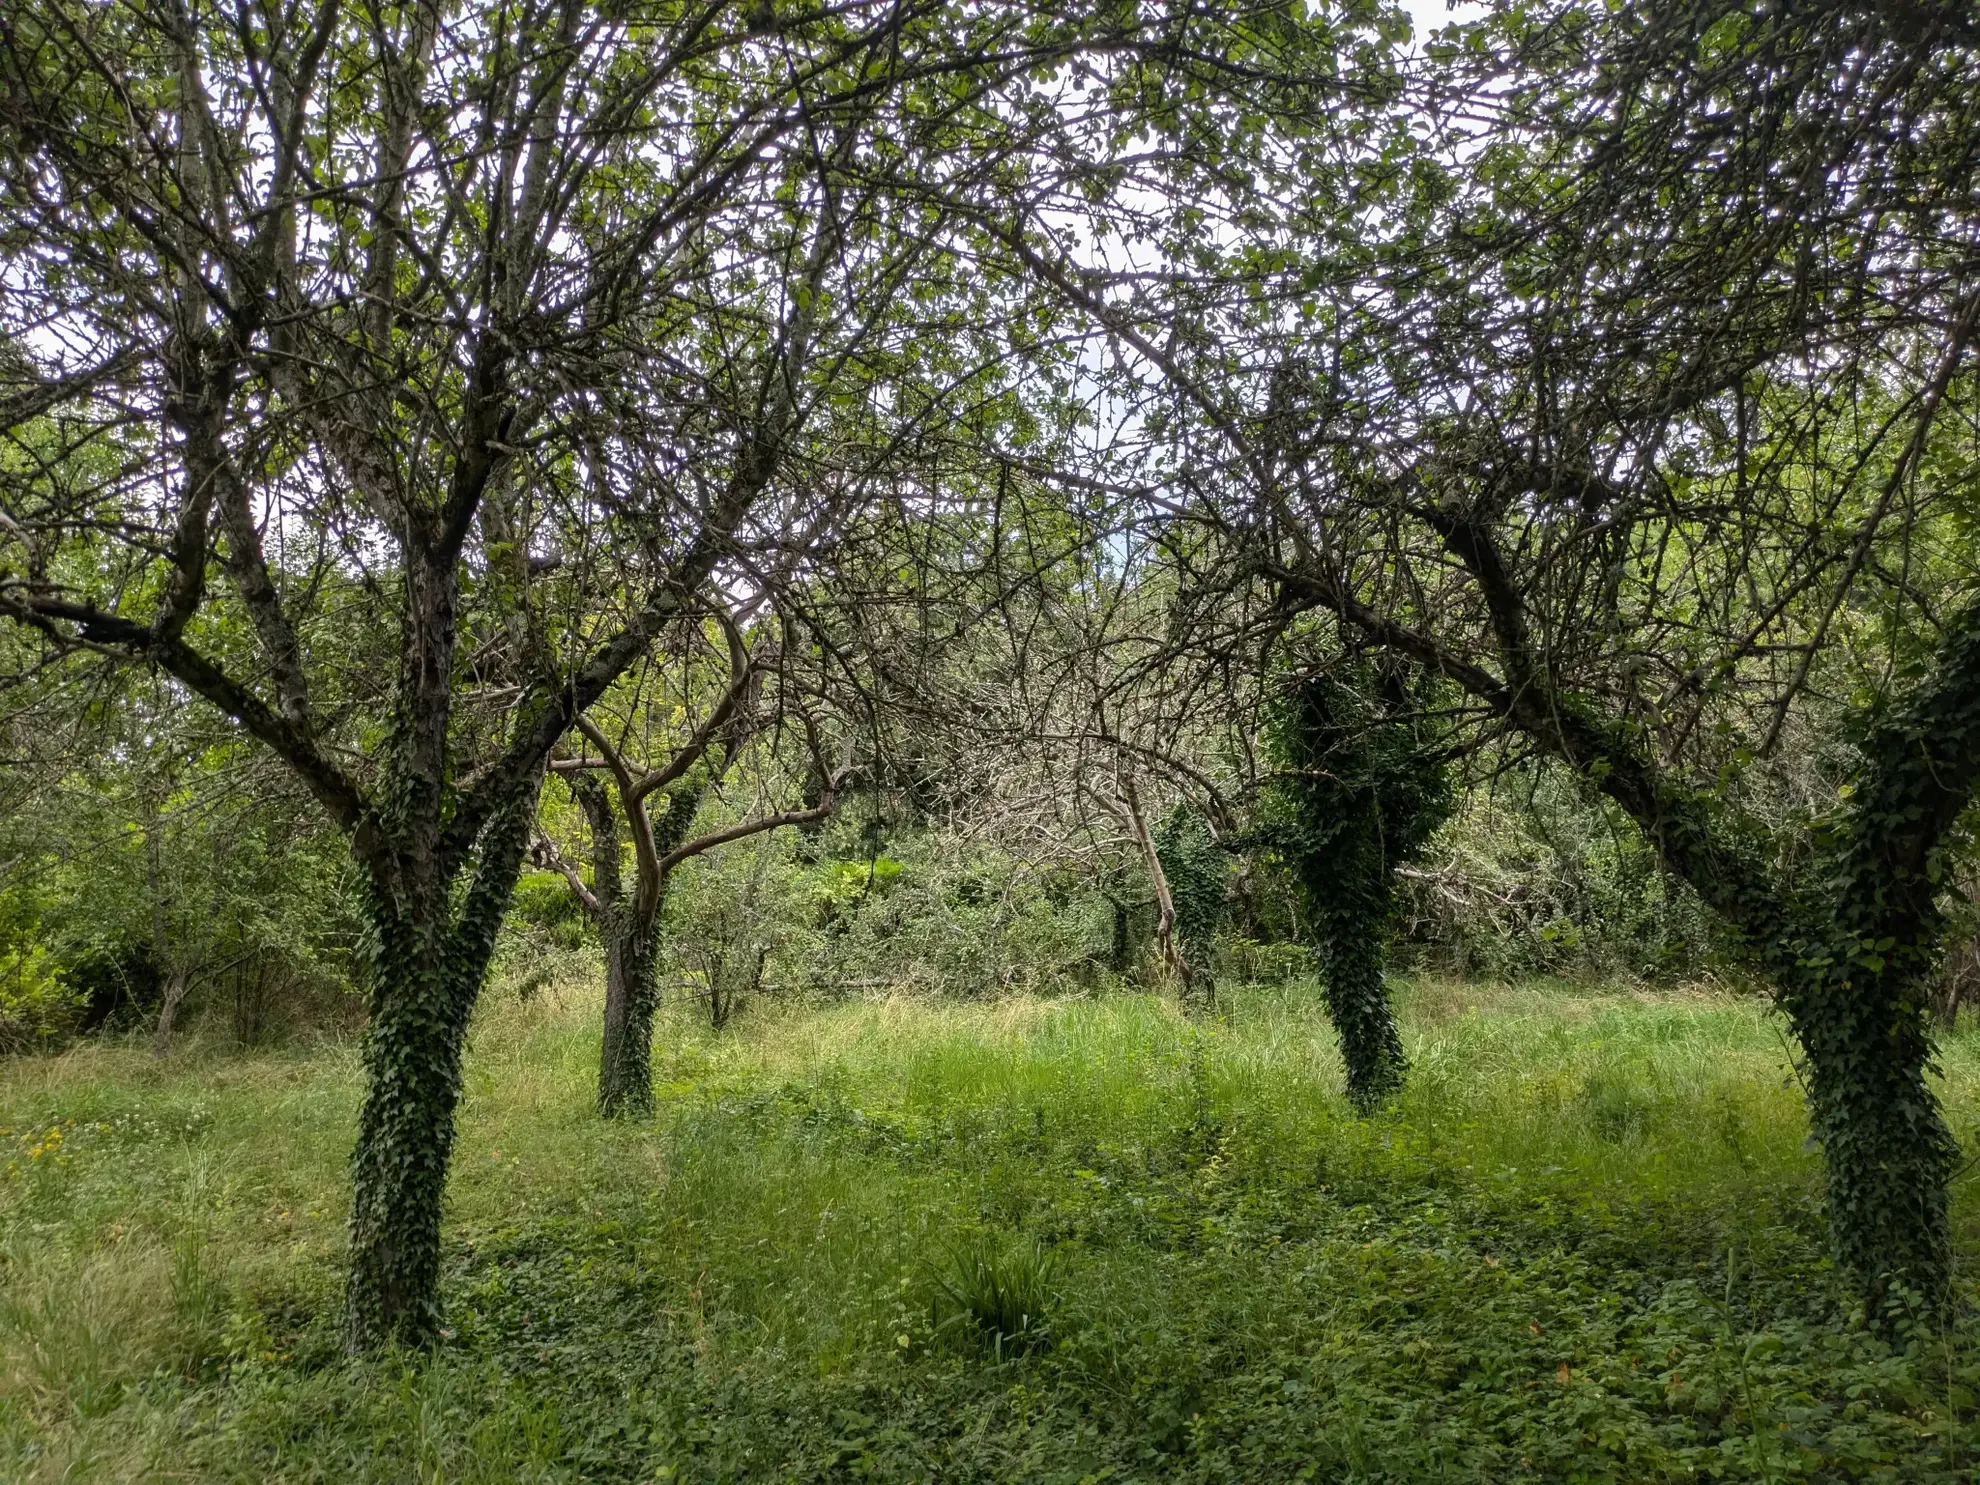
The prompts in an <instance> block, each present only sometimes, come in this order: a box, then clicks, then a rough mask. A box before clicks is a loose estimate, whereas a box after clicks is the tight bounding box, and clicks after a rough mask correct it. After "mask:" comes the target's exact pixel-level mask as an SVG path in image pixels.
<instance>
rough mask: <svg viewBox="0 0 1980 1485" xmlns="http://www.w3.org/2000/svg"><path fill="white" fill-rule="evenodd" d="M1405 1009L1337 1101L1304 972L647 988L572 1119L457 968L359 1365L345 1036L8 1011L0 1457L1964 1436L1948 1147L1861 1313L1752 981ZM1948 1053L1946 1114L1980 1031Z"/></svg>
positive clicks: (519, 1468) (1770, 1447)
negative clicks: (1197, 1013)
mask: <svg viewBox="0 0 1980 1485" xmlns="http://www.w3.org/2000/svg"><path fill="white" fill-rule="evenodd" d="M1400 1012H1401V1016H1402V1021H1403V1026H1404V1032H1405V1040H1406V1044H1407V1047H1408V1051H1409V1056H1410V1059H1411V1078H1410V1083H1409V1087H1408V1090H1407V1092H1406V1094H1405V1095H1404V1096H1403V1097H1402V1098H1401V1099H1400V1100H1399V1101H1398V1102H1397V1104H1396V1105H1395V1106H1394V1107H1393V1108H1392V1109H1390V1110H1388V1111H1386V1112H1384V1113H1382V1114H1380V1115H1378V1116H1376V1117H1374V1118H1371V1119H1367V1120H1362V1119H1357V1118H1355V1117H1354V1116H1353V1115H1352V1113H1351V1112H1350V1111H1349V1109H1348V1107H1347V1105H1346V1103H1345V1101H1344V1100H1343V1098H1342V1095H1341V1092H1340V1072H1339V1062H1338V1055H1337V1052H1336V1047H1335V1043H1334V1038H1333V1034H1332V1032H1331V1030H1330V1029H1329V1027H1328V1024H1327V1021H1326V1019H1325V1017H1324V1015H1323V1014H1322V1012H1321V1010H1320V1007H1319V1004H1318V996H1317V991H1316V990H1315V988H1314V987H1313V986H1311V985H1307V984H1299V983H1294V984H1289V985H1285V986H1275V987H1246V988H1239V989H1235V990H1231V991H1229V992H1228V993H1227V994H1226V996H1225V999H1224V1003H1223V1005H1222V1007H1221V1009H1220V1012H1219V1014H1217V1015H1216V1016H1214V1017H1209V1016H1204V1017H1196V1018H1190V1017H1186V1016H1184V1015H1183V1014H1181V1013H1180V1012H1179V1011H1178V1010H1177V1009H1176V1008H1175V1006H1174V1005H1173V1004H1172V1003H1170V1002H1167V1001H1164V1000H1162V999H1159V998H1156V997H1152V996H1141V995H1126V994H1123V995H1115V996H1106V997H1097V998H1090V999H1078V998H1074V999H1040V998H1018V999H1008V1000H1002V1001H995V1002H965V1003H958V1002H943V1001H935V1000H926V999H908V998H888V999H868V1000H860V1001H852V1002H847V1003H841V1004H836V1005H829V1006H810V1007H789V1008H785V1007H778V1006H775V1005H762V1006H757V1007H753V1008H752V1009H751V1011H750V1012H749V1013H748V1014H747V1015H746V1016H745V1017H743V1018H742V1019H741V1020H739V1021H738V1022H736V1023H734V1024H733V1025H731V1026H730V1027H729V1028H728V1029H727V1030H726V1031H724V1032H723V1033H721V1034H720V1035H716V1034H713V1033H711V1032H709V1031H707V1030H706V1029H704V1028H703V1027H702V1026H701V1025H700V1024H699V1022H698V1021H696V1020H695V1019H694V1018H693V1017H692V1015H691V1014H690V1011H689V1009H688V1008H681V1009H679V1010H678V1011H677V1012H675V1013H674V1014H673V1015H672V1018H671V1019H670V1020H668V1021H667V1022H666V1023H665V1024H664V1025H663V1026H662V1029H661V1034H660V1036H659V1038H658V1051H659V1061H658V1069H657V1080H658V1085H659V1089H658V1091H659V1102H660V1112H659V1114H658V1116H657V1117H656V1118H655V1119H654V1120H653V1121H652V1122H651V1123H645V1124H633V1125H608V1124H605V1123H603V1122H601V1121H600V1120H599V1119H598V1118H597V1117H596V1116H595V1114H594V1113H593V1111H592V1098H593V1091H594V1078H595V1073H596V1069H595V1061H594V1059H595V1025H596V1014H597V1007H596V1005H595V1003H594V999H593V997H592V995H591V994H590V993H589V992H588V991H587V989H586V987H585V985H584V983H583V981H582V980H573V981H572V982H570V983H567V984H561V985H552V986H549V987H547V988H545V989H543V990H541V991H539V992H537V993H535V994H534V995H533V996H531V997H530V998H528V999H522V998H519V997H517V996H516V995H515V994H514V993H512V992H504V993H499V994H498V993H493V992H491V994H490V995H489V997H488V998H487V1001H486V1003H485V1005H484V1007H483V1009H482V1011H481V1012H480V1014H479V1019H478V1021H477V1023H476V1027H475V1032H474V1038H473V1045H472V1052H471V1057H470V1062H469V1070H468V1084H467V1094H466V1100H465V1105H464V1113H463V1119H462V1124H461V1129H460V1136H459V1144H458V1147H457V1151H456V1155H455V1165H454V1175H453V1178H452V1182H451V1186H450V1193H449V1210H448V1225H447V1244H448V1246H447V1258H446V1263H447V1275H446V1284H445V1294H446V1303H447V1323H448V1334H447V1338H446V1340H445V1342H444V1343H443V1345H442V1346H441V1347H440V1348H439V1349H438V1351H437V1352H435V1353H433V1354H431V1355H409V1354H403V1353H401V1354H386V1355H383V1356H379V1357H373V1358H370V1359H365V1360H360V1361H353V1360H349V1359H347V1358H346V1357H345V1355H344V1354H343V1350H342V1347H341V1344H340V1335H339V1329H338V1307H339V1283H340V1254H341V1247H342V1242H343V1229H342V1222H343V1216H344V1203H345V1202H346V1200H347V1197H346V1173H345V1160H346V1156H347V1152H348V1147H349V1143H350V1138H351V1128H352V1119H353V1111H354V1108H355V1106H356V1101H357V1099H358V1097H359V1094H360V1090H361V1070H360V1066H359V1059H358V1053H357V1050H356V1047H355V1045H354V1044H352V1043H349V1042H340V1041H325V1042H322V1043H319V1044H315V1045H312V1046H308V1047H292V1048H287V1049H282V1050H276V1051H271V1052H265V1053H258V1054H250V1053H241V1052H236V1051H230V1050H224V1049H221V1048H219V1047H218V1046H217V1045H212V1044H205V1043H202V1042H200V1041H199V1040H198V1039H197V1038H195V1039H193V1040H192V1041H190V1042H189V1043H188V1044H187V1045H186V1046H185V1047H183V1048H182V1049H181V1050H179V1051H176V1052H174V1053H173V1054H171V1055H170V1056H168V1057H165V1058H163V1059H156V1058H154V1057H153V1056H151V1055H150V1053H149V1051H148V1050H146V1049H144V1048H143V1047H141V1046H138V1045H136V1044H132V1045H129V1046H121V1045H116V1044H85V1045H80V1046H77V1047H76V1048H74V1049H73V1050H71V1051H68V1052H66V1053H64V1054H62V1055H59V1056H53V1057H43V1058H32V1057H29V1058H16V1059H12V1060H9V1061H8V1062H6V1063H5V1064H4V1065H0V1166H4V1172H3V1173H4V1181H0V1478H4V1479H6V1480H9V1481H22V1482H26V1481H54V1480H122V1479H142V1480H241V1481H263V1480H375V1481H406V1480H420V1481H435V1482H437V1481H510V1480H541V1481H552V1480H557V1481H562V1480H601V1481H629V1482H630V1481H642V1482H647V1481H651V1482H657V1481H688V1480H695V1481H744V1480H806V1481H809V1480H819V1481H823V1480H887V1481H943V1482H947V1481H977V1480H981V1481H991V1480H999V1481H1001V1480H1013V1481H1017V1480H1022V1481H1039V1482H1045V1481H1051V1482H1065V1485H1072V1482H1087V1481H1093V1482H1097V1481H1131V1480H1140V1481H1157V1480H1161V1481H1170V1480H1186V1481H1197V1480H1204V1481H1208V1480H1235V1481H1295V1480H1313V1481H1341V1482H1348V1481H1357V1482H1358V1481H1419V1480H1452V1481H1493V1482H1497V1481H1516V1480H1568V1481H1666V1480H1698V1479H1709V1480H1742V1481H1744V1480H1751V1481H1771V1480H1892V1481H1904V1482H1920V1481H1933V1480H1948V1481H1950V1480H1969V1479H1972V1478H1974V1477H1975V1475H1974V1471H1975V1464H1976V1461H1980V1427H1976V1422H1975V1408H1974V1398H1975V1391H1976V1387H1980V1345H1976V1344H1975V1339H1974V1333H1973V1328H1972V1325H1971V1318H1970V1317H1971V1313H1972V1310H1971V1306H1972V1304H1973V1301H1974V1299H1975V1298H1976V1290H1977V1289H1980V1286H1976V1284H1975V1282H1974V1280H1973V1278H1972V1274H1973V1272H1974V1271H1975V1269H1976V1267H1980V1263H1977V1262H1976V1260H1980V1203H1976V1200H1975V1196H1974V1191H1973V1185H1974V1183H1973V1181H1972V1180H1971V1179H1970V1178H1967V1177H1964V1176H1963V1177H1962V1178H1961V1179H1960V1180H1958V1181H1957V1182H1956V1183H1955V1186H1954V1193H1955V1224H1956V1231H1957V1235H1958V1242H1959V1246H1960V1254H1961V1261H1962V1266H1963V1270H1964V1277H1962V1279H1961V1280H1960V1282H1959V1286H1958V1288H1959V1306H1958V1308H1956V1309H1955V1310H1954V1311H1952V1312H1949V1313H1946V1314H1931V1313H1922V1312H1919V1313H1913V1312H1909V1311H1906V1312H1903V1313H1898V1314H1895V1315H1894V1316H1891V1317H1886V1319H1887V1321H1888V1323H1886V1324H1885V1325H1882V1326H1879V1325H1872V1324H1868V1323H1866V1319H1867V1317H1865V1316H1864V1315H1862V1314H1861V1313H1860V1312H1852V1310H1851V1308H1850V1304H1849V1301H1848V1300H1847V1298H1846V1294H1847V1291H1846V1290H1845V1289H1844V1287H1843V1286H1841V1285H1839V1284H1837V1283H1836V1282H1835V1279H1834V1276H1833V1274H1832V1272H1831V1269H1830V1265H1829V1262H1828V1259H1827V1256H1826V1246H1825V1234H1824V1227H1823V1218H1822V1215H1821V1206H1820V1195H1821V1187H1820V1178H1821V1168H1820V1156H1819V1152H1817V1151H1815V1150H1813V1149H1811V1148H1809V1146H1808V1141H1807V1121H1806V1118H1805V1116H1804V1113H1803V1109H1802V1096H1801V1092H1800V1090H1799V1088H1798V1087H1797V1086H1796V1073H1795V1070H1794V1067H1793V1065H1792V1063H1791V1060H1790V1058H1789V1055H1788V1050H1787V1044H1786V1043H1785V1042H1784V1040H1783V1038H1782V1035H1781V1031H1780V1027H1779V1023H1778V1022H1777V1020H1776V1019H1774V1018H1772V1017H1770V1016H1769V1015H1768V1013H1767V1012H1766V1011H1765V1009H1764V1007H1763V1006H1762V1005H1761V1004H1760V1003H1759V1002H1757V1001H1755V1000H1752V999H1748V998H1740V997H1736V996H1732V995H1729V994H1723V993H1718V992H1705V991H1695V992H1671V993H1650V992H1644V991H1634V990H1626V989H1602V988H1590V987H1587V986H1575V985H1569V984H1551V983H1542V984H1526V985H1519V986H1490V985H1479V984H1467V983H1461V982H1448V981H1441V980H1431V979H1425V980H1419V981H1415V982H1409V983H1405V984H1403V985H1402V986H1401V987H1400ZM1941 1061H1942V1074H1941V1075H1942V1079H1943V1082H1942V1090H1943V1093H1944V1096H1945V1099H1946V1101H1947V1105H1948V1108H1949V1111H1950V1114H1951V1117H1952V1122H1953V1126H1954V1128H1955V1129H1956V1130H1958V1131H1959V1132H1960V1133H1961V1134H1962V1136H1965V1135H1966V1134H1967V1133H1968V1132H1969V1131H1971V1130H1972V1129H1973V1128H1974V1125H1975V1123H1976V1119H1980V1035H1976V1034H1975V1033H1974V1032H1973V1031H1971V1030H1967V1029H1962V1030H1961V1031H1960V1032H1958V1033H1955V1034H1953V1035H1951V1036H1949V1037H1947V1038H1946V1039H1945V1041H1944V1043H1943V1046H1942V1057H1941ZM1892 1334H1895V1337H1896V1339H1895V1341H1891V1340H1888V1339H1885V1338H1884V1337H1886V1336H1889V1335H1892Z"/></svg>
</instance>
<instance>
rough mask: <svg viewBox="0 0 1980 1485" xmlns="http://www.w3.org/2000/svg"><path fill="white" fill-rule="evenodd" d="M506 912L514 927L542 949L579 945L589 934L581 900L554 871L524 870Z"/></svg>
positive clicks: (575, 946)
mask: <svg viewBox="0 0 1980 1485" xmlns="http://www.w3.org/2000/svg"><path fill="white" fill-rule="evenodd" d="M509 914H510V917H511V919H512V921H513V922H514V924H515V926H516V927H517V929H518V930H519V931H520V932H521V933H522V934H523V935H524V936H525V937H527V938H529V939H531V940H533V941H534V942H535V943H536V944H539V945H541V946H542V948H544V949H562V950H565V951H570V950H575V949H581V948H583V947H584V945H585V944H586V943H587V942H589V941H590V938H591V931H590V924H589V923H588V922H587V921H586V920H585V916H584V906H583V904H581V903H580V902H579V901H578V900H577V898H576V897H575V896H574V895H572V893H571V889H570V884H569V883H567V882H566V881H565V880H564V878H563V876H562V875H561V874H559V873H557V872H554V871H528V872H524V873H523V874H522V876H521V878H520V879H519V880H518V881H517V882H516V895H515V898H514V899H513V901H511V902H510V904H509Z"/></svg>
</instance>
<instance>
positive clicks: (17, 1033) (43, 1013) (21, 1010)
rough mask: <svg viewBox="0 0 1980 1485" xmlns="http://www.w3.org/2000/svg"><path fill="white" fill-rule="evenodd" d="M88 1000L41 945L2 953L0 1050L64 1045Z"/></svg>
mask: <svg viewBox="0 0 1980 1485" xmlns="http://www.w3.org/2000/svg"><path fill="white" fill-rule="evenodd" d="M82 1006H83V997H82V995H81V993H80V992H79V991H77V990H76V989H74V988H73V987H71V986H70V985H69V984H68V983H66V981H65V979H64V977H63V975H62V973H61V972H60V970H59V969H58V967H57V966H56V964H55V959H54V956H53V955H52V954H50V953H49V952H48V950H47V949H45V948H44V947H42V946H41V945H40V944H22V943H16V944H14V945H12V946H11V947H8V948H4V949H0V1052H27V1051H36V1050H40V1049H42V1048H45V1047H51V1046H55V1045H58V1044H59V1043H60V1042H61V1040H62V1039H63V1038H65V1037H66V1036H67V1035H68V1034H69V1033H70V1032H71V1031H72V1030H73V1029H74V1028H75V1024H76V1020H77V1018H78V1016H79V1015H80V1014H81V1011H82Z"/></svg>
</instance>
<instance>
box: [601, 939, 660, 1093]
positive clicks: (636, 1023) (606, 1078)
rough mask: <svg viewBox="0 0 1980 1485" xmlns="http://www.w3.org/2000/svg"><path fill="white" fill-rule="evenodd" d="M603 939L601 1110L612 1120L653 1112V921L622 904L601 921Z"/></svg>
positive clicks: (655, 994)
mask: <svg viewBox="0 0 1980 1485" xmlns="http://www.w3.org/2000/svg"><path fill="white" fill-rule="evenodd" d="M598 931H599V937H600V938H601V939H602V940H603V941H604V944H605V1035H604V1045H603V1047H602V1049H601V1051H600V1055H599V1061H598V1112H599V1113H601V1114H603V1115H604V1116H605V1117H606V1118H608V1119H618V1118H640V1117H644V1116H645V1115H648V1114H651V1113H652V1112H653V1014H654V1011H655V1010H656V1009H657V1006H658V1001H659V997H658V995H657V993H656V991H655V988H654V983H653V970H654V958H655V954H654V950H655V946H656V941H657V938H658V935H657V933H656V932H655V925H654V924H651V923H648V924H645V925H641V924H640V923H639V922H637V921H636V918H635V915H634V914H632V913H630V912H627V911H624V910H623V908H621V910H619V911H615V912H613V913H611V914H609V915H608V917H607V918H606V919H605V920H604V921H602V922H600V924H599V929H598Z"/></svg>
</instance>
